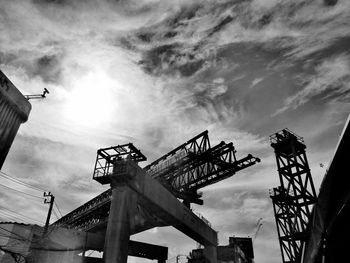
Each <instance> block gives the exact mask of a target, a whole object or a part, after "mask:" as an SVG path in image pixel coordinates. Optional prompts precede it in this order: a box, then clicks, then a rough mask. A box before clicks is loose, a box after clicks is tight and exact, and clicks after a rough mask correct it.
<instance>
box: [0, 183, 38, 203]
mask: <svg viewBox="0 0 350 263" xmlns="http://www.w3.org/2000/svg"><path fill="white" fill-rule="evenodd" d="M0 185H1V186H2V187H4V188H7V189H10V190H12V191H15V192H18V193H21V194H25V195H28V196H31V197H35V198H38V199H40V200H43V199H44V197H39V196H36V195H32V194H29V193H26V192H23V191H20V190H17V189H14V188H12V187H9V186H6V185H4V184H1V183H0Z"/></svg>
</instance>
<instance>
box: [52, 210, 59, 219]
mask: <svg viewBox="0 0 350 263" xmlns="http://www.w3.org/2000/svg"><path fill="white" fill-rule="evenodd" d="M52 212H53V214H54V215H55V217H56V218H57V219H60V218H59V216H58V215H57V213H56V211H55V209H52Z"/></svg>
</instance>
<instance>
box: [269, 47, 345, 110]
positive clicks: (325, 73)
mask: <svg viewBox="0 0 350 263" xmlns="http://www.w3.org/2000/svg"><path fill="white" fill-rule="evenodd" d="M349 72H350V57H349V56H348V55H347V54H340V55H337V56H334V57H332V58H327V59H325V60H324V61H323V62H322V63H321V64H320V65H318V66H316V67H315V74H314V75H311V76H306V77H304V76H303V77H304V78H303V80H302V82H303V83H305V84H304V87H303V88H302V90H300V91H298V92H297V93H296V94H294V95H293V96H290V97H288V98H287V99H285V101H284V106H283V107H282V108H280V109H279V110H278V111H277V112H276V113H275V114H280V113H282V112H283V111H285V110H287V109H289V108H292V109H296V108H297V107H299V106H301V105H303V104H305V103H307V102H308V101H309V100H311V99H312V98H314V97H316V96H318V95H320V96H321V98H322V99H324V100H327V101H328V102H332V101H334V100H343V101H347V100H349V96H350V93H349V90H350V73H349Z"/></svg>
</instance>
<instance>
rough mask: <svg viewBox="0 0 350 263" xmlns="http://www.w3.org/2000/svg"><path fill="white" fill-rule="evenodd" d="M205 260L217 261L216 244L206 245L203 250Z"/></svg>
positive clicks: (215, 262) (214, 262)
mask: <svg viewBox="0 0 350 263" xmlns="http://www.w3.org/2000/svg"><path fill="white" fill-rule="evenodd" d="M203 254H204V258H205V259H206V262H210V263H217V246H213V245H207V246H205V247H204V250H203Z"/></svg>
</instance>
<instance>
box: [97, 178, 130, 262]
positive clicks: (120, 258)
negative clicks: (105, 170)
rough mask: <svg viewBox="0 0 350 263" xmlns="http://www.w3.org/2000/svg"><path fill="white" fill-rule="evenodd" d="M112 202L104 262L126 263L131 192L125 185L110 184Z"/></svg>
mask: <svg viewBox="0 0 350 263" xmlns="http://www.w3.org/2000/svg"><path fill="white" fill-rule="evenodd" d="M111 187H112V200H111V207H110V210H109V211H110V214H109V216H108V225H107V231H106V239H105V247H104V254H103V257H104V262H105V263H126V262H127V259H128V243H129V239H130V215H129V212H128V211H129V209H128V208H129V207H130V205H131V204H130V203H131V202H130V201H131V199H132V198H131V197H132V190H131V189H130V188H129V187H127V186H126V185H120V184H117V183H114V182H112V183H111Z"/></svg>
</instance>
